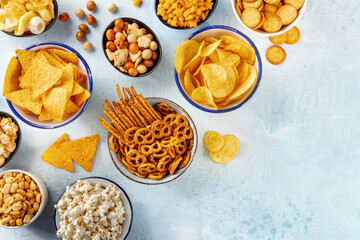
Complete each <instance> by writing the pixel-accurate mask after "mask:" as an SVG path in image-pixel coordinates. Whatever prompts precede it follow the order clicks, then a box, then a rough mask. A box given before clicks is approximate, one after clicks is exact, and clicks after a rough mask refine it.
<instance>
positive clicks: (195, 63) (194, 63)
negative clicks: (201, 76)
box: [184, 56, 205, 72]
mask: <svg viewBox="0 0 360 240" xmlns="http://www.w3.org/2000/svg"><path fill="white" fill-rule="evenodd" d="M203 60H205V58H203V57H197V56H196V58H195V57H194V59H193V60H192V61H190V64H189V67H187V68H185V67H184V70H185V69H186V70H187V69H189V70H190V71H191V72H195V71H196V70H197V69H198V68H199V67H200V66H201V63H202V62H203Z"/></svg>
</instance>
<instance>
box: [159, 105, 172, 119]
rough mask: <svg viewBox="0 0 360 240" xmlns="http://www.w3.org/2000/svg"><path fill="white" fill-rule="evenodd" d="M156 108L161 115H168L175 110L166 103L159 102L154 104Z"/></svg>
mask: <svg viewBox="0 0 360 240" xmlns="http://www.w3.org/2000/svg"><path fill="white" fill-rule="evenodd" d="M156 109H157V110H158V111H159V112H160V113H161V115H164V116H166V115H168V114H170V113H175V110H174V109H172V108H171V107H170V106H169V105H167V104H166V103H159V104H158V105H157V106H156Z"/></svg>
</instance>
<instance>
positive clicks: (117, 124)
mask: <svg viewBox="0 0 360 240" xmlns="http://www.w3.org/2000/svg"><path fill="white" fill-rule="evenodd" d="M104 114H105V115H106V116H107V118H108V119H109V120H110V121H111V123H112V124H113V125H114V126H115V128H116V129H117V130H118V131H119V132H120V133H121V134H124V133H125V131H126V130H125V129H126V128H125V126H124V125H122V123H121V122H120V121H119V120H116V118H115V117H114V116H113V115H112V114H111V112H107V111H105V112H104Z"/></svg>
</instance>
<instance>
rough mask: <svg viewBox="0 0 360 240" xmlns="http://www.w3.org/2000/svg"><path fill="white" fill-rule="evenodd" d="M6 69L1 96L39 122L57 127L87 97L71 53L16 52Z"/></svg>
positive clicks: (19, 50)
mask: <svg viewBox="0 0 360 240" xmlns="http://www.w3.org/2000/svg"><path fill="white" fill-rule="evenodd" d="M16 54H17V58H16V57H12V58H11V60H10V62H9V65H8V67H7V69H6V74H5V79H4V88H3V95H4V96H5V97H6V98H7V99H8V100H9V101H11V102H12V103H13V104H15V105H17V106H20V107H21V108H22V110H23V112H24V113H26V114H35V115H37V116H38V119H39V121H49V120H52V121H53V122H54V123H60V122H62V121H63V120H64V119H67V118H68V117H70V116H72V115H74V114H75V113H76V112H77V111H79V110H80V108H81V106H82V104H83V103H84V102H85V101H86V100H87V99H88V98H89V97H90V92H89V91H88V90H86V89H85V88H84V87H83V86H84V84H85V82H86V81H85V80H86V79H87V75H86V74H84V73H82V72H80V71H79V69H78V67H77V64H78V58H77V56H76V54H75V53H72V52H67V51H64V50H60V49H55V48H48V49H40V50H38V51H31V50H22V49H17V50H16Z"/></svg>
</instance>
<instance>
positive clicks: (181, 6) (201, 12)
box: [155, 0, 218, 29]
mask: <svg viewBox="0 0 360 240" xmlns="http://www.w3.org/2000/svg"><path fill="white" fill-rule="evenodd" d="M217 3H218V0H175V1H174V0H156V1H155V13H156V16H157V17H158V19H159V20H160V22H162V23H163V24H164V25H165V26H167V27H170V28H173V29H189V28H194V27H197V26H199V25H201V24H202V23H204V22H205V21H206V20H207V19H208V18H209V17H210V16H211V15H212V13H213V12H214V11H215V8H216V6H217Z"/></svg>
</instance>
